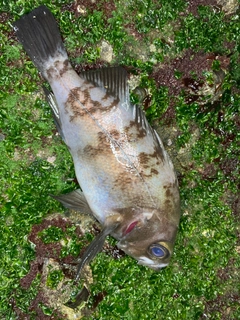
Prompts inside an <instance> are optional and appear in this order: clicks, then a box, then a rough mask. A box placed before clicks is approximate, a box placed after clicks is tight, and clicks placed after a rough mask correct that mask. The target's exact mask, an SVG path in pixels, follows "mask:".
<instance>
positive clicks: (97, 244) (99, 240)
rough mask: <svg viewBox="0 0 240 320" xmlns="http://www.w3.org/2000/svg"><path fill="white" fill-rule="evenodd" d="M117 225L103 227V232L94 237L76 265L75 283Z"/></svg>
mask: <svg viewBox="0 0 240 320" xmlns="http://www.w3.org/2000/svg"><path fill="white" fill-rule="evenodd" d="M118 225H119V224H118V223H116V224H112V225H111V226H105V227H104V228H103V230H102V231H101V232H100V233H99V234H98V235H97V236H96V238H95V239H94V240H93V241H92V242H91V243H90V245H89V246H88V247H87V249H86V251H85V252H84V254H83V256H82V259H81V262H80V263H79V265H78V269H77V274H76V278H75V281H78V280H79V277H80V274H81V271H82V269H83V267H84V266H85V265H86V264H89V263H90V262H91V261H92V259H93V258H94V257H95V256H96V255H97V254H98V253H99V252H100V251H101V250H102V247H103V245H104V242H105V239H106V237H107V236H108V235H109V234H110V233H112V232H113V231H114V230H115V229H116V228H117V227H118Z"/></svg>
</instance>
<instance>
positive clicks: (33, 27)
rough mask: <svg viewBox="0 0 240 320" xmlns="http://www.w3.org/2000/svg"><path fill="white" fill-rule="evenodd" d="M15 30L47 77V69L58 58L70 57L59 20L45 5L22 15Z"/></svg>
mask: <svg viewBox="0 0 240 320" xmlns="http://www.w3.org/2000/svg"><path fill="white" fill-rule="evenodd" d="M14 30H15V32H16V35H17V37H18V39H19V41H20V42H21V43H22V45H23V47H24V49H25V50H26V52H27V54H28V55H29V56H30V58H31V60H32V61H33V63H34V64H35V66H36V67H37V68H38V70H39V71H40V72H41V73H42V74H43V76H44V77H45V78H46V77H47V75H46V70H47V69H48V68H49V67H50V66H51V65H53V64H54V61H56V60H57V59H58V60H59V61H65V60H66V59H68V57H67V53H66V50H65V48H64V45H63V42H62V39H61V35H60V32H59V29H58V25H57V22H56V20H55V18H54V17H53V15H52V13H51V12H50V11H49V10H48V8H47V7H46V6H44V5H42V6H40V7H38V8H36V9H34V10H33V11H31V12H30V13H29V14H26V15H24V16H22V17H21V18H20V19H19V20H17V21H16V22H15V23H14Z"/></svg>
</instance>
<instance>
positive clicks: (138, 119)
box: [133, 105, 172, 166]
mask: <svg viewBox="0 0 240 320" xmlns="http://www.w3.org/2000/svg"><path fill="white" fill-rule="evenodd" d="M133 119H134V121H135V123H136V125H137V126H138V130H139V131H141V130H144V131H145V133H146V135H148V134H151V135H152V137H153V139H154V143H155V146H156V147H157V150H158V153H159V154H160V155H161V158H162V160H164V161H167V162H169V164H170V165H171V166H172V162H171V160H170V158H169V156H168V154H167V152H166V151H165V148H164V146H163V143H162V140H161V138H160V137H159V135H158V133H157V132H156V130H154V129H153V128H152V127H151V126H150V124H149V122H148V121H147V118H146V116H145V113H144V111H143V110H142V109H141V108H140V107H139V106H137V105H134V106H133Z"/></svg>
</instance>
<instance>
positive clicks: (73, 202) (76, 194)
mask: <svg viewBox="0 0 240 320" xmlns="http://www.w3.org/2000/svg"><path fill="white" fill-rule="evenodd" d="M51 197H53V198H54V199H56V200H58V201H60V202H61V203H62V204H63V205H64V207H66V208H69V209H74V210H77V211H81V212H83V213H86V214H92V210H91V208H90V207H89V205H88V203H87V200H86V198H85V196H84V194H83V192H82V191H81V190H80V189H77V190H74V191H72V192H70V193H67V194H62V195H60V196H53V195H51Z"/></svg>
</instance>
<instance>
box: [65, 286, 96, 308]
mask: <svg viewBox="0 0 240 320" xmlns="http://www.w3.org/2000/svg"><path fill="white" fill-rule="evenodd" d="M89 295H90V294H89V291H88V289H87V288H86V287H85V286H83V288H82V290H81V291H80V292H79V293H78V294H77V295H76V297H75V298H74V300H73V301H72V300H69V301H68V302H67V303H65V305H66V306H67V307H69V308H71V309H75V308H77V307H78V306H80V304H81V303H82V302H86V301H87V300H88V297H89Z"/></svg>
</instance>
